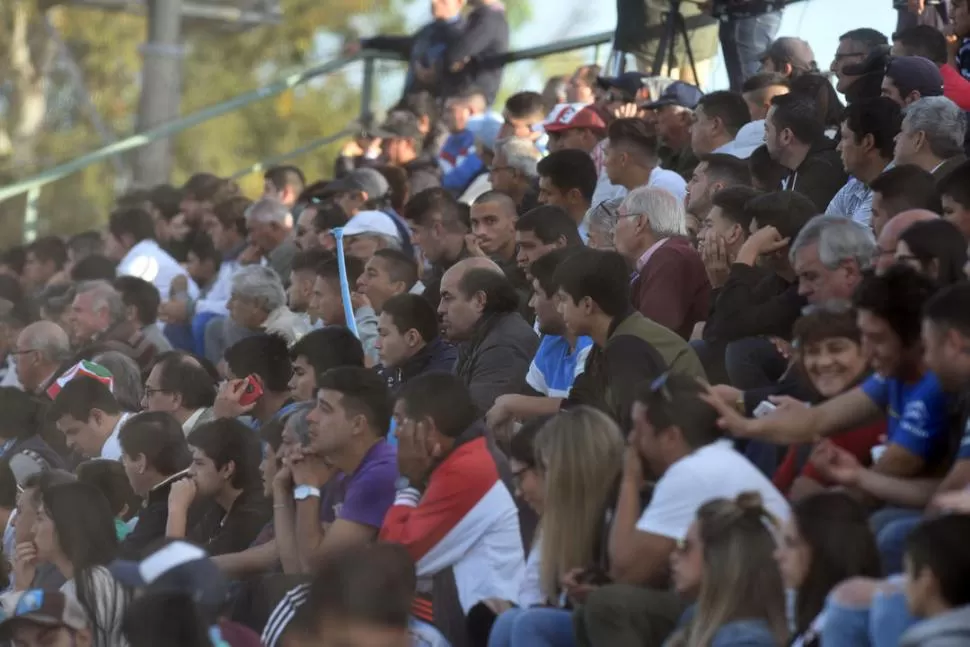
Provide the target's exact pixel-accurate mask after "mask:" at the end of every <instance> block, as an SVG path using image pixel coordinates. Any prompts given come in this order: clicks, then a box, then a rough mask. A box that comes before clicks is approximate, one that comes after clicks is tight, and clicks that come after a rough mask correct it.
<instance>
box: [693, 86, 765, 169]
mask: <svg viewBox="0 0 970 647" xmlns="http://www.w3.org/2000/svg"><path fill="white" fill-rule="evenodd" d="M749 121H751V115H750V111H749V110H748V105H747V104H746V103H745V101H744V99H743V98H741V96H740V95H738V94H735V93H733V92H728V91H726V90H724V91H720V92H711V93H710V94H705V95H704V96H703V97H701V100H700V101H698V102H697V107H696V108H695V109H694V123H693V125H692V126H691V129H690V145H691V149H692V150H693V151H694V155H708V154H710V153H715V152H718V151H719V150H720V149H724V148H725V147H727V145H728V144H730V143H731V142H733V141H734V138H735V137H737V135H738V131H739V130H741V127H742V126H744V125H745V124H746V123H748V122H749Z"/></svg>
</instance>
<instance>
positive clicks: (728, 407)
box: [701, 386, 769, 438]
mask: <svg viewBox="0 0 970 647" xmlns="http://www.w3.org/2000/svg"><path fill="white" fill-rule="evenodd" d="M701 400H703V401H704V402H706V403H708V404H709V405H711V406H712V407H714V410H715V411H717V414H718V419H717V426H718V427H720V428H721V429H723V430H725V431H727V432H730V434H731V435H732V436H735V437H737V438H752V437H756V436H757V435H758V426H757V424H758V422H759V421H758V420H755V419H753V418H746V417H745V416H743V415H741V413H740V412H738V410H737V408H736V406H735V402H736V401H737V398H735V400H734V401H731V402H725V401H724V400H723V399H722V397H721V395H719V393H718V391H715V390H714V387H711V386H708V387H706V391H705V392H703V393H701ZM766 417H769V416H766Z"/></svg>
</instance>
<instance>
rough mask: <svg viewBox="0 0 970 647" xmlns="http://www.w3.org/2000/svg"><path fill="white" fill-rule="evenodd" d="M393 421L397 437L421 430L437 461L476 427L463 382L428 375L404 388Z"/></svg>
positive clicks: (475, 415) (440, 374) (448, 376)
mask: <svg viewBox="0 0 970 647" xmlns="http://www.w3.org/2000/svg"><path fill="white" fill-rule="evenodd" d="M394 418H395V419H396V420H397V423H398V434H414V433H415V430H416V429H417V428H418V426H419V425H420V426H421V427H423V429H424V431H425V433H424V440H425V443H426V448H427V450H428V454H429V455H430V456H431V457H432V458H434V459H440V458H442V457H444V456H446V455H447V454H448V453H449V452H450V451H451V450H452V449H453V448H454V447H455V446H456V445H457V444H458V439H459V437H460V436H461V435H462V434H464V433H465V432H466V431H467V430H468V429H469V428H470V427H472V426H473V425H475V424H477V422H478V418H479V413H478V408H477V407H476V406H475V402H474V400H472V396H471V393H470V392H469V391H468V387H467V386H465V383H464V382H463V381H462V378H460V377H458V376H457V375H452V374H450V373H445V372H431V373H426V374H424V375H420V376H418V377H416V378H414V379H413V380H411V381H410V382H408V383H407V384H405V385H404V388H403V389H402V390H401V392H400V393H399V394H398V396H397V401H396V402H395V403H394ZM415 485H419V484H415Z"/></svg>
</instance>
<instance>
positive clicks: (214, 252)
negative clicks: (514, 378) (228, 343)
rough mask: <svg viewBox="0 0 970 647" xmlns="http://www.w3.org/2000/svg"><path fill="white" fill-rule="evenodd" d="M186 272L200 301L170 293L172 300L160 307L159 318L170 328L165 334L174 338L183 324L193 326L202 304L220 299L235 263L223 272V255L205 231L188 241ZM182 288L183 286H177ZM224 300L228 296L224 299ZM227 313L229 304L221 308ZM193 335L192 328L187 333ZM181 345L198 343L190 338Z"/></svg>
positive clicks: (184, 292)
mask: <svg viewBox="0 0 970 647" xmlns="http://www.w3.org/2000/svg"><path fill="white" fill-rule="evenodd" d="M186 259H187V262H186V269H187V270H188V272H189V276H190V277H191V278H192V280H193V281H195V283H196V285H198V286H199V298H198V299H197V300H195V301H193V300H191V299H190V298H189V295H188V292H187V291H184V290H181V291H177V292H175V293H174V294H169V300H168V301H167V302H165V303H163V304H160V305H159V308H158V314H159V318H161V319H162V320H163V321H165V323H166V324H168V325H167V327H166V329H165V334H166V335H167V336H169V337H171V336H172V334H173V332H172V330H171V328H172V327H175V326H176V325H179V324H181V325H182V326H186V325H188V324H191V321H192V316H193V315H194V314H195V312H196V311H198V308H199V305H200V304H201V303H205V302H206V301H208V300H210V299H213V298H217V297H219V296H220V291H221V290H223V288H224V287H226V284H227V283H228V282H229V276H228V273H229V271H230V270H231V269H232V268H233V267H234V265H235V264H234V263H232V262H231V261H227V262H226V265H227V269H226V270H225V271H223V254H222V252H220V251H219V250H218V249H216V246H215V243H213V242H212V239H211V238H210V237H209V235H208V234H207V233H205V232H199V233H196V234H194V235H193V236H191V237H190V238H189V239H188V241H187V252H186ZM177 287H181V286H177ZM223 299H224V301H225V300H226V299H228V295H226V296H224V297H223ZM218 309H219V310H220V311H221V310H224V309H225V303H224V302H223V303H222V304H221V305H219V306H218ZM186 333H191V327H190V326H189V327H188V328H187V330H186V332H183V333H181V334H183V335H185V334H186ZM178 341H180V342H181V343H183V344H185V343H194V342H191V341H190V340H188V339H179V340H178ZM193 347H194V346H193Z"/></svg>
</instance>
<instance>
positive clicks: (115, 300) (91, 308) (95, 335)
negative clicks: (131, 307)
mask: <svg viewBox="0 0 970 647" xmlns="http://www.w3.org/2000/svg"><path fill="white" fill-rule="evenodd" d="M69 320H70V323H71V337H72V340H73V342H74V346H75V348H82V347H84V346H87V345H89V344H93V343H100V342H113V343H117V344H120V345H121V347H122V348H123V349H124V350H125V352H126V353H128V354H129V355H131V357H132V358H133V359H135V360H136V361H137V362H138V365H139V366H140V367H141V368H142V369H147V368H148V366H149V365H150V364H151V361H152V359H153V358H154V357H155V353H156V349H155V347H154V346H152V345H151V344H150V343H148V340H147V339H145V336H144V335H142V334H141V332H139V331H138V330H136V329H135V327H134V326H133V325H132V324H131V322H130V321H128V320H127V319H126V317H125V304H124V302H123V301H122V300H121V295H120V294H118V292H117V291H116V290H115V289H114V288H113V287H112V286H111V285H110V284H109V283H107V282H105V281H90V282H87V283H81V284H79V285H78V286H77V288H76V289H75V297H74V302H73V303H72V304H71V313H70V315H69Z"/></svg>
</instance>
